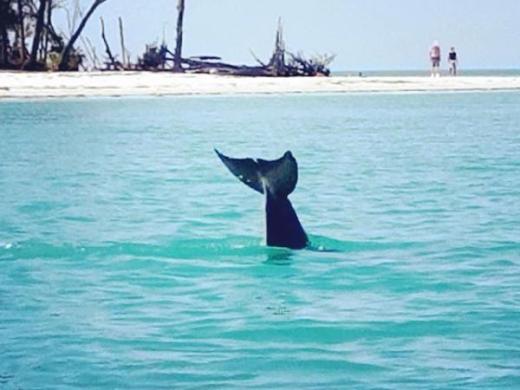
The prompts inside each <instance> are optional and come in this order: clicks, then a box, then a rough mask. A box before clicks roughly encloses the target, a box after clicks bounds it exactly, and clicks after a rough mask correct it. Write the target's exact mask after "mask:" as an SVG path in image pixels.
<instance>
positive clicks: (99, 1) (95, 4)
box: [59, 0, 107, 70]
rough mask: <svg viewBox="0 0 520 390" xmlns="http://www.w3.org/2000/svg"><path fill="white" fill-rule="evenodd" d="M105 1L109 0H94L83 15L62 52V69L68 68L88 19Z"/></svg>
mask: <svg viewBox="0 0 520 390" xmlns="http://www.w3.org/2000/svg"><path fill="white" fill-rule="evenodd" d="M105 1H107V0H94V2H93V3H92V5H91V6H90V8H89V10H88V11H87V13H86V14H85V16H84V17H83V19H81V22H80V23H79V26H78V28H77V29H76V31H75V32H74V34H72V36H71V38H70V40H69V42H67V44H66V45H65V48H64V49H63V52H62V53H61V62H60V66H59V69H60V70H68V68H69V57H70V54H71V52H72V49H73V47H74V44H75V43H76V41H77V39H78V38H79V36H80V35H81V32H82V31H83V29H84V28H85V25H86V24H87V22H88V20H89V19H90V17H91V16H92V14H93V13H94V11H95V10H96V8H97V7H99V6H100V5H101V4H103V3H104V2H105Z"/></svg>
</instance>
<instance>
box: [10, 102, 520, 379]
mask: <svg viewBox="0 0 520 390" xmlns="http://www.w3.org/2000/svg"><path fill="white" fill-rule="evenodd" d="M519 123H520V94H519V93H498V92H497V93H449V94H352V95H293V96H258V97H217V98H210V97H207V98H205V97H196V98H190V97H180V98H179V97H178V98H174V97H172V98H142V99H137V98H133V99H85V100H59V101H58V100H56V101H52V100H51V101H29V102H4V103H1V104H0V136H1V143H0V156H1V161H0V194H1V197H0V267H1V268H2V271H1V272H0V388H6V389H33V388H42V389H44V388H45V389H47V388H48V389H68V388H78V387H86V388H107V389H112V388H125V389H126V388H133V389H145V388H204V387H221V388H226V389H229V388H237V389H242V388H269V389H274V388H291V389H294V388H327V389H333V388H367V389H368V388H371V389H372V388H378V389H403V388H410V389H416V388H428V389H456V388H465V389H466V388H471V389H503V388H518V387H519V386H520V339H519V336H518V335H519V334H520V290H519V286H520V239H519V237H520V206H519V205H520V202H519V200H520V130H519V127H518V126H519ZM213 147H218V148H219V149H221V150H222V151H223V152H224V153H226V154H228V155H231V156H254V157H264V158H277V157H279V156H281V155H282V153H283V152H284V151H285V150H287V149H290V150H292V152H293V154H294V155H295V156H296V158H297V159H298V162H299V166H300V171H299V177H300V181H299V184H298V187H297V189H296V191H295V192H294V194H293V195H292V196H291V199H292V202H293V204H294V206H295V208H296V210H297V212H298V214H299V216H300V219H301V221H302V223H303V225H304V227H305V228H306V230H307V232H308V233H309V234H310V236H311V241H312V248H310V249H308V250H301V251H291V250H285V249H279V248H266V247H265V246H264V245H262V236H263V212H262V207H263V206H262V198H261V196H260V195H259V194H256V193H254V192H253V191H252V190H250V189H249V188H247V187H246V186H244V185H242V184H241V183H239V182H238V181H237V180H236V179H235V178H233V177H232V176H231V175H230V174H229V172H227V170H226V169H225V167H224V166H223V165H222V164H221V163H220V161H219V160H218V158H217V157H216V156H215V154H214V153H213V150H212V148H213Z"/></svg>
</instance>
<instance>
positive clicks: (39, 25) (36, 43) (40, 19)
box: [25, 0, 47, 69]
mask: <svg viewBox="0 0 520 390" xmlns="http://www.w3.org/2000/svg"><path fill="white" fill-rule="evenodd" d="M46 6H47V0H40V6H39V7H38V12H37V13H36V27H35V29H34V38H33V42H32V48H31V54H30V56H29V61H28V63H27V64H26V66H25V68H26V69H36V68H38V49H39V48H40V42H41V36H42V31H43V25H44V23H45V7H46Z"/></svg>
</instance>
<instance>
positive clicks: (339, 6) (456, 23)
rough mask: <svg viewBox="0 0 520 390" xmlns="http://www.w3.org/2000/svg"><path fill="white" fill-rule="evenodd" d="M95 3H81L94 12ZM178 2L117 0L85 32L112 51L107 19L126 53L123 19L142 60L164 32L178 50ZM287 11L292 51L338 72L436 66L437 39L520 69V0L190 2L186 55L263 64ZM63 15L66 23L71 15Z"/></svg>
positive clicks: (467, 55) (464, 61) (480, 59)
mask: <svg viewBox="0 0 520 390" xmlns="http://www.w3.org/2000/svg"><path fill="white" fill-rule="evenodd" d="M69 2H71V0H69ZM91 2H92V0H81V3H82V4H84V7H85V8H86V7H87V5H88V4H90V3H91ZM176 3H177V0H108V1H107V2H106V3H105V4H103V5H102V6H101V7H100V8H99V10H98V11H97V13H96V14H95V15H94V17H93V19H92V20H91V21H90V23H89V25H88V26H87V28H86V30H85V32H86V34H87V35H88V37H89V38H90V39H91V40H92V41H93V42H94V43H95V45H96V46H97V47H98V55H100V54H102V52H103V46H102V43H101V39H100V27H99V16H101V15H102V16H103V17H104V19H105V24H106V25H107V35H108V37H109V40H110V42H111V46H112V49H113V51H114V52H117V53H119V47H120V46H119V32H118V27H117V26H118V25H117V18H118V16H122V17H123V20H124V23H125V30H126V33H125V35H126V41H127V46H128V47H129V49H130V51H131V53H132V56H133V57H134V58H135V56H136V55H137V54H141V53H142V51H143V50H144V45H145V44H146V43H147V42H150V43H151V42H159V43H160V41H161V40H162V36H163V31H165V32H166V41H167V43H168V44H169V46H170V48H173V47H174V38H175V20H176ZM278 17H282V20H283V23H284V31H285V38H286V42H287V46H288V48H289V49H290V50H292V51H295V52H296V51H299V50H303V51H304V52H305V53H308V54H313V53H318V52H327V53H335V54H336V55H337V57H336V60H335V62H334V63H333V66H332V68H333V69H334V70H377V69H391V70H396V69H403V70H406V69H422V68H427V67H428V66H429V63H428V57H427V53H428V49H429V46H430V45H431V43H432V41H433V40H438V41H439V42H440V44H441V47H442V48H443V53H442V54H443V57H444V58H445V55H446V54H447V50H448V49H449V47H450V46H451V45H454V46H455V47H456V48H457V51H458V53H459V58H460V65H461V67H462V68H520V0H435V1H424V0H186V13H185V24H184V26H185V28H184V30H185V33H184V54H185V55H201V54H212V55H220V56H221V57H223V59H224V60H225V61H228V62H233V63H253V62H254V61H253V59H252V56H251V54H250V50H253V51H254V52H255V53H256V55H257V56H258V57H259V58H261V59H267V58H268V57H269V55H270V53H271V50H272V47H273V43H274V33H275V29H276V25H277V20H278ZM56 21H57V24H58V25H61V26H63V27H64V28H65V23H63V18H62V17H60V16H59V15H56ZM65 30H66V28H65ZM443 61H444V64H443V65H444V66H446V64H445V60H443Z"/></svg>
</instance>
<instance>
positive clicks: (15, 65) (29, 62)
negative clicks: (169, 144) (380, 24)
mask: <svg viewBox="0 0 520 390" xmlns="http://www.w3.org/2000/svg"><path fill="white" fill-rule="evenodd" d="M107 1H108V0H91V3H90V6H89V8H88V9H87V11H86V12H85V13H83V12H81V10H80V9H79V1H78V0H75V1H73V2H72V0H70V1H69V7H67V6H66V5H65V3H64V2H63V0H0V69H20V70H60V71H71V70H78V69H79V66H80V65H81V63H82V60H83V57H84V55H83V53H82V52H81V50H80V49H79V44H78V40H79V38H80V37H81V33H82V32H83V29H84V27H85V25H86V24H87V22H88V21H89V19H90V18H91V17H92V15H93V14H94V12H95V11H96V9H97V8H98V7H99V6H101V5H102V4H103V3H105V2H107ZM172 1H175V2H176V5H177V15H176V18H177V25H176V37H175V49H174V51H173V52H172V51H170V50H169V49H168V47H167V45H166V43H164V42H163V44H162V45H160V47H157V46H155V45H147V48H146V50H145V52H144V53H143V55H142V56H141V57H140V58H138V61H137V63H135V64H132V63H131V62H130V60H129V58H128V57H126V55H125V54H126V53H125V46H124V35H123V22H122V19H121V18H119V25H120V34H121V49H122V61H118V60H117V58H116V56H114V55H113V52H112V50H111V48H110V46H109V44H108V39H107V37H106V35H105V27H104V22H103V19H102V18H101V37H102V40H103V42H104V45H105V52H106V55H107V60H106V61H105V62H104V65H105V66H104V67H103V68H101V69H102V70H135V69H137V70H155V71H157V70H171V71H174V72H191V73H214V74H227V75H241V76H282V77H287V76H316V75H325V76H327V75H329V73H330V71H329V69H328V65H329V64H330V63H331V62H332V60H333V59H334V56H332V55H321V56H320V55H317V56H314V57H312V58H310V59H307V58H305V57H304V56H303V54H301V53H298V54H293V53H291V52H289V51H287V50H286V48H285V42H284V39H283V35H282V25H281V22H279V26H278V30H277V32H276V41H275V48H274V51H273V54H272V56H271V58H270V60H269V61H268V62H265V63H264V62H262V61H260V60H258V58H256V57H255V56H254V55H253V56H254V58H255V60H256V61H257V62H258V65H256V66H246V65H234V64H228V63H224V62H221V58H220V57H218V56H208V55H202V56H196V57H189V58H185V57H183V56H182V46H183V23H184V12H185V3H186V2H185V0H172ZM71 2H72V6H73V7H74V6H75V9H73V10H72V13H73V14H74V18H73V19H78V20H79V23H75V22H71V21H70V15H71V9H70V8H71V7H70V3H71ZM60 8H62V9H64V10H65V11H66V12H67V14H68V15H69V24H70V26H69V27H70V31H69V35H70V36H65V34H63V33H60V32H57V30H56V29H55V27H54V25H53V13H54V12H55V11H56V10H57V9H60ZM172 16H173V15H172ZM76 24H77V26H73V25H76ZM82 39H83V38H82ZM85 41H86V42H89V41H88V40H83V43H84V44H85ZM87 46H88V45H87ZM87 49H88V47H87ZM90 49H92V45H90ZM91 54H93V55H91V57H92V58H91V59H92V60H94V62H95V63H97V62H98V61H97V57H96V56H95V53H91Z"/></svg>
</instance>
